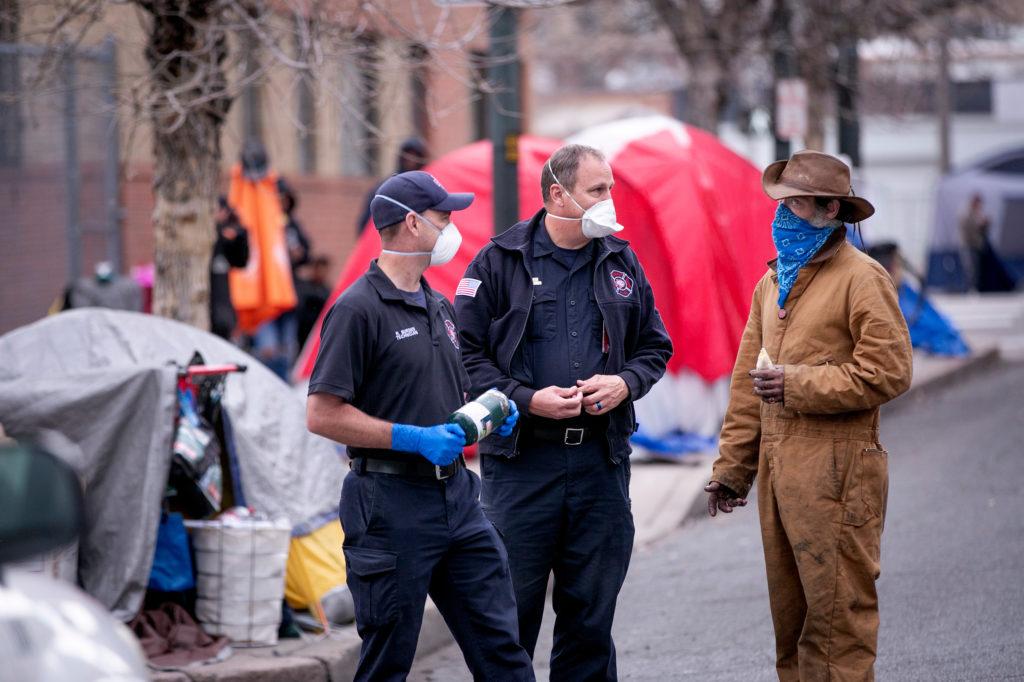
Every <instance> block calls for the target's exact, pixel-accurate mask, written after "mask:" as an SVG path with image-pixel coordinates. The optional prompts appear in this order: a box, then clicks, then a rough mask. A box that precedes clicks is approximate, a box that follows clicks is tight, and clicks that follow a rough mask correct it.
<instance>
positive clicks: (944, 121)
mask: <svg viewBox="0 0 1024 682" xmlns="http://www.w3.org/2000/svg"><path fill="white" fill-rule="evenodd" d="M938 50H939V59H938V65H937V66H938V74H937V76H938V78H937V79H936V82H935V114H936V117H937V118H938V120H939V172H940V173H942V174H946V173H948V172H949V168H950V152H949V147H950V133H951V122H950V118H951V112H950V109H951V106H952V102H951V101H950V91H951V90H952V87H951V84H950V77H949V33H948V32H947V31H946V29H945V28H944V27H943V28H940V29H939V37H938Z"/></svg>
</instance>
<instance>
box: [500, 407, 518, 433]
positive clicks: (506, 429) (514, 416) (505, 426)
mask: <svg viewBox="0 0 1024 682" xmlns="http://www.w3.org/2000/svg"><path fill="white" fill-rule="evenodd" d="M518 423H519V408H518V407H516V401H514V400H509V401H508V416H507V417H505V421H504V422H502V423H501V426H499V427H498V431H497V434H498V435H499V436H501V437H502V438H508V437H509V436H511V435H512V429H514V428H516V424H518Z"/></svg>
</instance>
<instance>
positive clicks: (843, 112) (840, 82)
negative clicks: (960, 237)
mask: <svg viewBox="0 0 1024 682" xmlns="http://www.w3.org/2000/svg"><path fill="white" fill-rule="evenodd" d="M858 62H859V58H858V56H857V39H856V38H855V37H851V38H847V39H845V40H844V41H843V42H842V43H841V44H840V45H839V60H838V62H837V64H836V95H837V96H838V100H839V101H838V105H839V106H838V110H839V153H840V154H845V155H846V156H848V157H849V158H850V165H851V166H853V167H854V168H860V114H859V113H858V112H857V98H858V95H859V89H860V80H859V79H860V72H859V67H860V64H859V63H858Z"/></svg>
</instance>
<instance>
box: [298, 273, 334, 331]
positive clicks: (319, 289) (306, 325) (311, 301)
mask: <svg viewBox="0 0 1024 682" xmlns="http://www.w3.org/2000/svg"><path fill="white" fill-rule="evenodd" d="M330 266H331V261H330V259H328V258H327V256H324V255H318V256H315V257H314V258H313V260H312V261H311V262H310V264H309V265H308V266H307V268H306V270H307V271H308V273H309V277H308V278H304V277H299V278H296V280H295V293H296V295H297V296H298V297H299V305H298V306H297V307H296V308H295V316H296V317H297V318H298V329H297V331H298V337H297V341H298V344H299V348H302V346H304V345H305V343H306V339H307V338H309V335H310V333H311V332H312V331H313V328H314V327H316V321H317V319H319V317H320V311H322V310H323V309H324V306H325V305H327V300H328V299H329V298H330V297H331V288H330V286H329V285H328V283H327V273H328V271H329V270H330Z"/></svg>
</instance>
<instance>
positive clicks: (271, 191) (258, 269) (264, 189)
mask: <svg viewBox="0 0 1024 682" xmlns="http://www.w3.org/2000/svg"><path fill="white" fill-rule="evenodd" d="M228 203H229V204H231V207H232V208H234V209H235V212H236V213H238V218H239V220H241V222H242V225H243V226H244V227H245V228H246V229H247V230H249V264H248V265H247V266H246V267H245V268H232V269H231V272H230V275H229V278H230V279H229V282H230V286H231V303H232V305H234V307H235V311H236V312H237V313H238V327H239V329H241V330H242V331H243V332H245V333H247V334H252V333H253V332H255V331H256V329H257V328H258V327H259V326H260V325H261V324H263V323H264V322H267V321H268V320H272V319H274V318H276V317H277V316H279V315H280V314H281V313H283V312H286V311H288V310H291V309H292V308H294V307H295V304H296V298H295V285H294V283H293V282H292V269H291V262H290V260H289V258H288V245H287V243H286V241H285V234H284V227H285V216H284V212H283V211H282V210H281V202H280V200H279V199H278V196H277V176H276V175H275V174H273V173H270V174H268V175H267V176H266V177H264V178H263V179H262V180H249V179H247V178H245V177H244V176H243V175H242V169H241V167H240V166H235V167H234V168H232V169H231V188H230V190H229V191H228Z"/></svg>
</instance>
